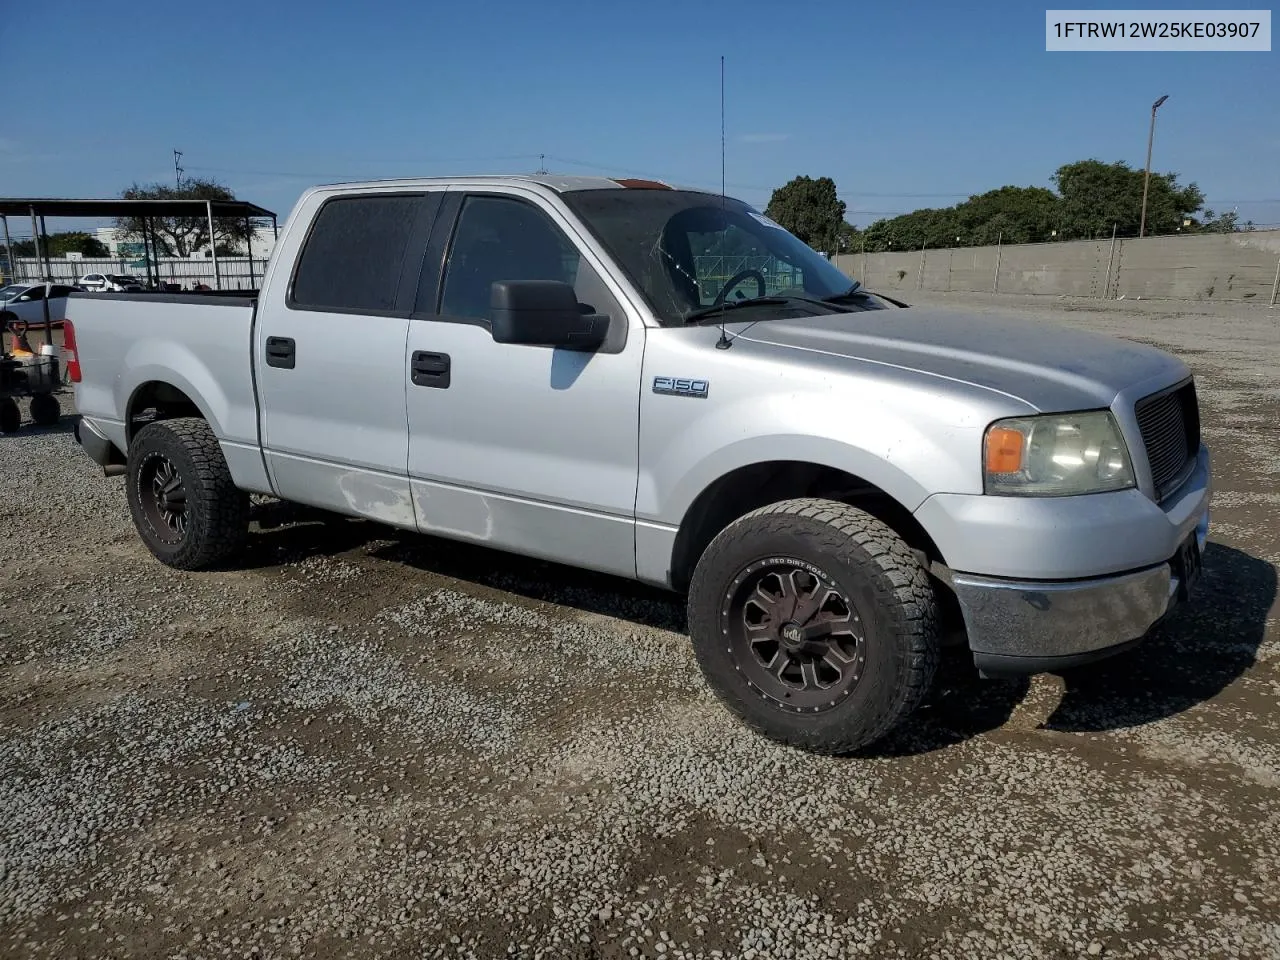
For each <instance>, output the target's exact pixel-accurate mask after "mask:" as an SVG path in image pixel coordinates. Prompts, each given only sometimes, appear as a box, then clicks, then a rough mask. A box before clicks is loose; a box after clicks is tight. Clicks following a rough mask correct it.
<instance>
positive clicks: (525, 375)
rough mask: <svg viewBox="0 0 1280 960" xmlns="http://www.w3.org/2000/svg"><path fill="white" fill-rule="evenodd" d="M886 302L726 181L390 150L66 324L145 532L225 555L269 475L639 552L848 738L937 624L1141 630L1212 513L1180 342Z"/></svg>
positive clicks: (1063, 638)
mask: <svg viewBox="0 0 1280 960" xmlns="http://www.w3.org/2000/svg"><path fill="white" fill-rule="evenodd" d="M902 306H903V305H901V304H898V303H896V302H895V301H891V300H888V299H887V298H882V297H879V296H876V295H875V294H872V293H870V292H868V291H866V290H865V289H863V288H862V287H860V286H859V285H858V284H857V283H855V282H854V281H852V280H851V279H849V278H848V277H846V276H845V275H844V274H843V273H841V272H840V271H839V270H838V269H837V268H836V267H835V266H833V265H832V264H831V263H830V262H828V261H827V260H826V259H824V258H823V257H821V256H819V255H818V254H817V253H815V252H814V251H813V250H811V249H810V248H809V247H807V246H806V245H805V244H803V243H802V242H801V241H799V240H798V239H796V238H795V237H794V236H793V235H791V234H790V233H788V232H787V231H786V230H784V229H782V228H781V227H780V226H779V225H778V224H776V223H774V222H773V221H772V220H770V219H769V218H767V217H765V216H764V215H762V214H761V213H760V212H759V211H758V210H755V209H753V208H752V207H750V206H749V205H747V204H745V203H742V202H739V201H737V200H733V199H728V198H724V197H721V196H720V195H718V194H711V193H705V192H700V191H696V190H686V189H675V188H672V187H670V186H668V185H666V184H663V183H658V182H652V181H635V180H608V179H586V178H561V177H551V176H538V177H501V178H499V177H475V178H459V179H448V180H403V181H381V182H375V183H364V184H344V185H340V186H326V187H319V188H315V189H312V190H309V191H308V192H307V193H305V194H304V195H303V196H302V198H301V199H300V200H299V202H298V204H297V206H296V207H295V209H294V211H293V213H292V214H291V215H290V217H289V220H288V223H287V224H286V226H285V229H284V231H283V233H282V235H281V237H280V240H279V243H278V245H277V247H276V249H275V251H274V252H273V254H272V257H271V262H270V264H269V266H268V267H267V270H266V274H265V276H264V278H263V283H262V288H261V290H260V291H259V292H258V293H257V294H256V295H253V296H240V297H237V296H206V295H199V294H194V295H177V296H169V295H159V294H151V295H148V294H110V293H103V294H75V295H74V296H73V298H72V300H71V302H70V303H69V305H68V315H69V317H70V320H69V321H68V323H67V333H66V340H67V346H66V350H67V361H68V371H69V375H70V377H71V379H72V380H73V381H74V382H75V388H76V403H77V406H78V408H79V410H80V412H81V414H82V419H81V420H80V421H79V425H78V428H77V434H76V436H77V439H78V440H79V442H80V444H81V445H82V447H83V448H84V450H85V451H86V452H87V453H88V454H89V456H90V457H92V458H93V459H94V460H95V461H96V462H97V463H99V464H101V465H102V466H103V467H105V468H106V471H107V472H108V473H109V474H124V475H126V476H127V497H128V502H129V507H130V509H131V511H132V515H133V519H134V522H135V523H136V525H137V529H138V532H139V534H140V535H141V537H142V540H143V542H144V543H145V544H146V545H147V547H148V548H149V549H150V550H151V552H152V553H153V554H155V556H156V557H157V558H158V559H159V560H160V561H162V562H163V563H166V564H168V565H169V566H171V567H175V568H178V569H180V570H195V569H200V568H205V567H210V566H214V565H217V564H219V563H221V562H224V561H226V560H227V559H228V558H229V557H230V556H231V555H232V554H234V553H235V551H236V550H237V549H238V548H239V547H240V546H241V544H242V543H243V542H244V540H245V537H246V531H247V527H248V525H249V493H250V492H257V493H262V494H269V495H274V496H276V497H280V498H283V499H285V500H290V501H296V502H299V503H303V504H309V505H312V506H316V507H320V508H325V509H328V510H331V511H336V512H338V513H341V514H347V515H351V516H358V517H367V518H372V519H373V520H376V521H380V522H382V523H386V524H390V525H392V526H395V527H401V528H405V529H410V530H419V531H421V532H423V533H427V534H432V535H435V536H437V537H442V538H446V539H453V540H465V541H472V542H475V543H480V544H486V545H489V546H492V547H495V548H498V549H501V550H507V551H512V552H515V553H519V554H525V555H529V556H533V557H541V558H546V559H550V560H555V561H559V562H561V563H566V564H571V565H574V566H578V567H583V568H587V569H591V570H597V571H604V572H607V573H611V574H617V575H618V576H622V577H630V578H634V579H638V580H641V581H645V582H647V583H652V584H657V585H660V586H662V587H666V588H669V589H672V590H674V591H678V592H680V593H684V594H687V597H688V611H689V633H690V635H691V636H692V640H693V645H694V649H695V652H696V655H697V659H698V662H699V664H700V665H701V668H702V671H703V673H704V675H705V677H706V679H707V681H708V683H709V684H710V686H711V687H712V688H713V689H714V690H715V692H716V693H717V694H718V695H719V697H720V698H721V699H722V700H723V702H724V703H725V704H726V705H727V707H728V708H729V709H731V710H732V711H733V712H734V713H735V714H736V715H737V716H738V717H740V718H741V719H742V720H743V721H745V722H746V723H747V724H749V725H750V726H752V727H753V728H755V729H756V730H759V731H761V732H762V733H764V734H766V735H767V736H770V737H773V738H775V739H778V740H780V741H783V742H786V743H789V744H793V745H796V746H800V747H803V748H806V749H810V750H815V751H823V752H848V751H851V750H854V749H856V748H859V747H862V746H864V745H867V744H869V743H871V742H873V741H875V740H877V739H879V738H881V737H883V736H884V735H885V734H886V733H887V732H888V731H889V730H891V729H892V728H894V726H895V725H897V724H898V723H899V722H901V721H902V720H903V719H904V718H906V717H907V716H908V715H909V714H910V713H911V712H912V711H913V709H915V707H916V706H917V705H918V704H919V703H920V701H921V699H922V697H923V696H924V695H925V694H926V692H927V690H928V688H929V686H930V683H931V680H932V678H933V676H934V673H935V670H936V667H937V664H938V661H939V650H940V648H941V647H942V646H944V645H945V644H948V643H965V644H967V645H968V648H969V650H971V651H972V655H973V659H974V661H975V662H976V664H977V667H978V668H979V670H981V671H982V672H983V673H984V674H986V675H1000V674H1006V675H1007V674H1011V673H1032V672H1037V671H1046V670H1055V669H1059V668H1062V667H1067V666H1073V665H1076V664H1079V663H1083V662H1086V661H1088V660H1091V659H1097V658H1099V657H1101V656H1103V655H1106V654H1109V653H1113V652H1116V651H1118V650H1120V649H1122V648H1125V647H1127V646H1130V645H1132V644H1134V643H1136V642H1137V641H1138V640H1140V639H1141V638H1142V637H1143V636H1144V635H1145V634H1146V633H1147V632H1148V631H1149V630H1150V628H1151V627H1152V625H1153V624H1155V623H1156V622H1157V621H1159V620H1160V619H1161V618H1163V617H1164V616H1165V615H1166V613H1167V612H1168V611H1169V610H1170V609H1172V608H1173V607H1174V606H1175V605H1176V604H1177V603H1178V602H1179V601H1181V600H1182V599H1184V598H1185V597H1186V596H1187V594H1188V592H1189V590H1190V589H1191V587H1192V585H1193V584H1194V582H1195V580H1196V576H1197V574H1198V572H1199V570H1200V564H1201V554H1202V551H1203V548H1204V544H1205V537H1206V534H1207V530H1208V507H1209V493H1210V479H1209V454H1208V452H1207V450H1206V449H1205V447H1204V446H1203V445H1202V444H1201V440H1200V421H1199V408H1198V404H1197V400H1196V390H1195V384H1194V382H1193V379H1192V376H1191V374H1190V372H1189V370H1188V369H1187V367H1186V366H1185V365H1184V364H1183V363H1182V362H1180V361H1179V360H1178V359H1176V358H1174V357H1172V356H1170V355H1168V354H1166V353H1163V352H1161V351H1159V350H1155V349H1151V348H1149V347H1145V346H1140V345H1138V344H1134V343H1129V342H1124V341H1120V340H1114V339H1109V338H1105V337H1101V336H1095V335H1092V334H1087V333H1084V332H1079V331H1075V330H1071V329H1059V328H1053V327H1049V326H1046V325H1044V324H1039V323H1030V322H1028V323H1020V322H1010V321H1007V320H999V319H996V318H993V317H991V316H984V315H981V314H974V313H967V312H956V311H949V310H931V309H920V308H916V307H912V308H910V309H902Z"/></svg>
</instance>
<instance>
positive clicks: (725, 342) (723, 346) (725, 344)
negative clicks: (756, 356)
mask: <svg viewBox="0 0 1280 960" xmlns="http://www.w3.org/2000/svg"><path fill="white" fill-rule="evenodd" d="M724 211H725V199H724V54H721V55H720V266H721V268H722V269H723V267H724V234H725V229H724V228H725V216H724ZM721 292H722V293H724V292H725V291H721ZM731 346H733V341H732V340H730V339H729V338H728V336H727V335H726V334H725V332H724V299H723V298H721V300H720V339H719V340H717V341H716V349H717V350H727V349H729V347H731Z"/></svg>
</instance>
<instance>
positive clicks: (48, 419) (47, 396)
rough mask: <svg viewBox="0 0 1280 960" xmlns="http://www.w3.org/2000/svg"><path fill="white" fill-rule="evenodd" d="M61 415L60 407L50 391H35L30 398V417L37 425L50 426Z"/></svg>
mask: <svg viewBox="0 0 1280 960" xmlns="http://www.w3.org/2000/svg"><path fill="white" fill-rule="evenodd" d="M61 416H62V408H61V407H60V406H58V398H57V397H55V396H54V395H53V394H52V393H37V394H36V395H35V396H34V397H32V398H31V419H32V420H34V421H35V422H36V423H37V424H38V425H39V426H42V427H51V426H53V425H54V424H55V423H57V422H58V418H59V417H61Z"/></svg>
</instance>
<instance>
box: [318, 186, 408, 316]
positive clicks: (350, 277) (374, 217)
mask: <svg viewBox="0 0 1280 960" xmlns="http://www.w3.org/2000/svg"><path fill="white" fill-rule="evenodd" d="M421 200H422V198H421V197H409V196H372V197H339V198H337V199H334V200H330V201H328V202H327V203H325V205H324V206H323V207H321V208H320V213H319V214H318V215H317V217H316V220H315V223H314V224H313V225H312V227H311V234H310V236H308V237H307V242H306V245H305V246H304V247H303V249H302V255H301V256H300V257H299V258H298V269H297V273H296V274H295V275H294V280H293V303H294V305H296V306H300V307H317V308H321V309H338V310H369V311H385V310H393V309H394V308H395V304H396V288H397V287H398V285H399V283H400V269H401V265H402V264H403V262H404V254H405V248H406V246H407V245H408V242H409V233H410V231H411V230H412V229H413V220H414V217H415V215H416V214H417V211H418V205H419V204H420V202H421Z"/></svg>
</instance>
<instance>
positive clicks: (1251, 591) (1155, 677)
mask: <svg viewBox="0 0 1280 960" xmlns="http://www.w3.org/2000/svg"><path fill="white" fill-rule="evenodd" d="M1204 562H1205V575H1204V579H1203V580H1202V581H1201V583H1200V585H1199V589H1198V590H1197V592H1196V595H1194V596H1193V597H1192V602H1191V603H1190V604H1188V605H1186V606H1184V607H1182V608H1179V609H1178V610H1175V611H1174V612H1173V614H1172V615H1171V616H1170V618H1169V619H1168V620H1167V621H1166V622H1165V623H1164V624H1162V625H1161V626H1159V627H1157V628H1156V630H1155V631H1153V633H1152V634H1151V636H1150V637H1148V638H1147V641H1146V642H1145V643H1143V644H1141V645H1139V646H1138V647H1137V648H1135V649H1134V650H1133V651H1131V652H1129V653H1126V654H1124V655H1122V656H1119V657H1116V658H1115V659H1113V660H1111V661H1110V662H1106V661H1104V662H1102V663H1098V664H1095V665H1093V666H1092V667H1089V668H1080V669H1078V670H1073V671H1070V672H1068V673H1064V674H1063V679H1064V681H1065V684H1066V690H1065V692H1064V694H1063V697H1062V702H1061V703H1060V704H1059V705H1058V708H1057V709H1056V710H1055V711H1054V712H1053V714H1052V715H1051V716H1050V717H1049V718H1048V720H1047V721H1045V724H1044V726H1045V728H1046V729H1049V730H1059V731H1064V732H1085V731H1103V730H1113V729H1117V728H1120V727H1133V726H1139V725H1141V724H1145V723H1153V722H1155V721H1157V720H1163V719H1165V718H1166V717H1171V716H1173V715H1175V714H1178V713H1181V712H1183V711H1184V710H1187V709H1190V708H1191V707H1194V706H1196V705H1197V704H1200V703H1203V702H1205V701H1206V700H1211V699H1213V698H1214V697H1216V696H1217V695H1218V694H1220V693H1221V692H1222V691H1223V690H1225V689H1226V688H1227V687H1229V686H1230V685H1231V684H1232V683H1234V682H1235V681H1236V679H1237V678H1239V677H1240V676H1241V675H1242V674H1243V673H1244V672H1245V671H1246V670H1248V669H1249V668H1250V667H1252V666H1253V665H1254V664H1255V663H1256V662H1257V653H1258V647H1259V646H1261V645H1262V642H1263V640H1264V639H1265V638H1266V631H1267V616H1268V614H1269V613H1270V611H1271V608H1272V606H1273V605H1274V603H1275V600H1276V585H1277V584H1276V581H1277V578H1276V569H1275V567H1274V566H1272V565H1271V564H1270V563H1268V562H1267V561H1265V560H1261V559H1258V558H1257V557H1254V556H1251V555H1249V554H1247V553H1245V552H1244V551H1242V550H1237V549H1235V548H1234V547H1227V546H1223V545H1222V544H1217V543H1210V544H1209V546H1208V548H1207V549H1206V550H1205V558H1204Z"/></svg>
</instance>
